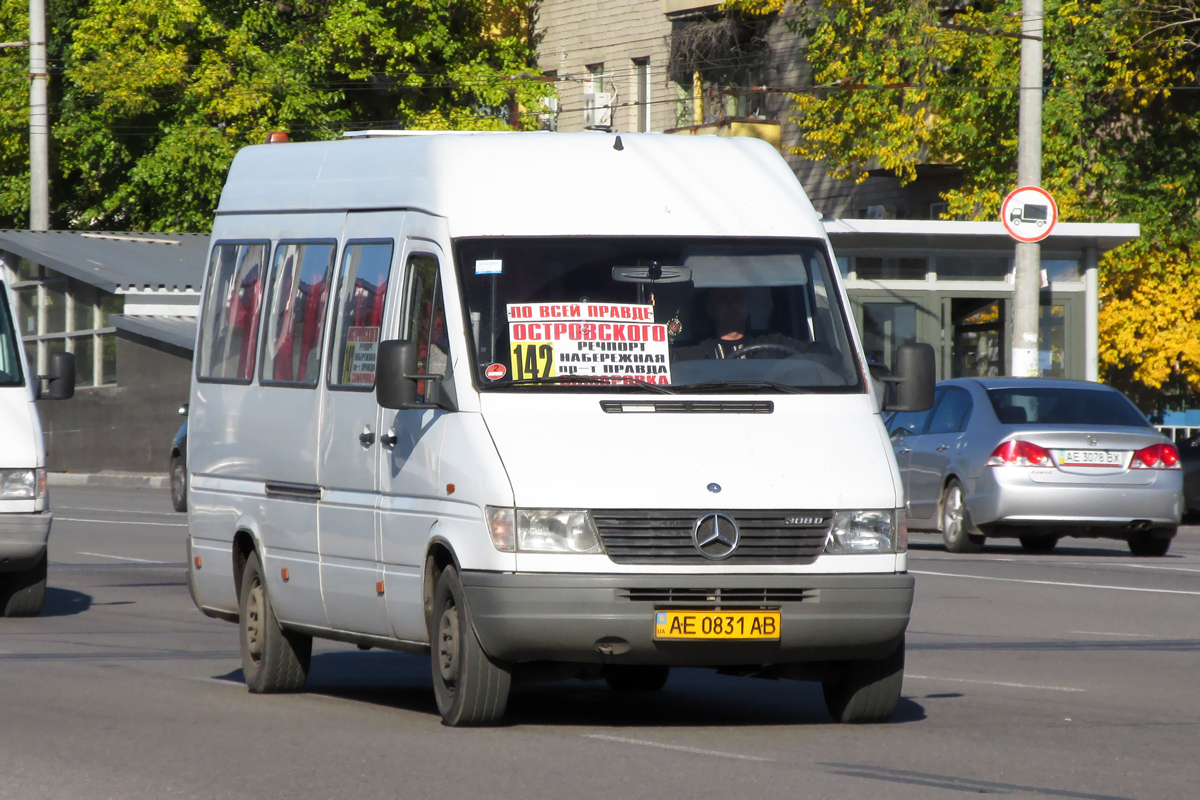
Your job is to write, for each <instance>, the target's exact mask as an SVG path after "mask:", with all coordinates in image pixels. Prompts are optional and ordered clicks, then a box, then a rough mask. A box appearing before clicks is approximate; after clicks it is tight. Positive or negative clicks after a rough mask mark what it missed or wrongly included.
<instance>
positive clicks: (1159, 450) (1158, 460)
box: [1129, 444, 1181, 469]
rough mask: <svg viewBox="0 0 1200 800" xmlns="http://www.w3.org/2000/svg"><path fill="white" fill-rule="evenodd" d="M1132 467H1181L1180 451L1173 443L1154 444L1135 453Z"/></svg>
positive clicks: (1130, 466) (1131, 463) (1130, 465)
mask: <svg viewBox="0 0 1200 800" xmlns="http://www.w3.org/2000/svg"><path fill="white" fill-rule="evenodd" d="M1129 468H1130V469H1181V467H1180V466H1179V451H1178V450H1176V449H1175V445H1173V444H1152V445H1150V446H1149V447H1143V448H1142V449H1141V450H1138V451H1137V452H1135V453H1134V454H1133V461H1131V462H1130V463H1129Z"/></svg>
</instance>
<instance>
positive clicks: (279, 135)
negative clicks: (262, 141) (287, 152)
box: [266, 131, 291, 144]
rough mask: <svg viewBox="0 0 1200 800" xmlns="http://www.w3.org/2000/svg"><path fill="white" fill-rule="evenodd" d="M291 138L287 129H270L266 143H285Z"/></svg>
mask: <svg viewBox="0 0 1200 800" xmlns="http://www.w3.org/2000/svg"><path fill="white" fill-rule="evenodd" d="M290 141H291V139H290V138H289V137H288V134H287V131H271V132H270V133H268V134H267V142H266V143H267V144H287V143H288V142H290Z"/></svg>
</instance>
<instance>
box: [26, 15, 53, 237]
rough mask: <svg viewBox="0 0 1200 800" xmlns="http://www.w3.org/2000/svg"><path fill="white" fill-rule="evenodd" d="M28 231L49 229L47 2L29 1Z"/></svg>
mask: <svg viewBox="0 0 1200 800" xmlns="http://www.w3.org/2000/svg"><path fill="white" fill-rule="evenodd" d="M29 78H30V82H29V229H30V230H34V231H45V230H49V229H50V108H49V102H48V99H47V94H48V93H47V90H46V0H29Z"/></svg>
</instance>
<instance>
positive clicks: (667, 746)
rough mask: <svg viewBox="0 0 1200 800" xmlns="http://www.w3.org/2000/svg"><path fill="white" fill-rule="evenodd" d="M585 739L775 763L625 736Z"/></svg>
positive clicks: (734, 754)
mask: <svg viewBox="0 0 1200 800" xmlns="http://www.w3.org/2000/svg"><path fill="white" fill-rule="evenodd" d="M583 738H585V739H601V740H603V741H606V742H620V743H622V744H636V745H641V746H643V747H658V748H661V749H663V750H677V751H678V752H680V753H695V754H696V755H701V756H720V757H721V758H736V759H738V760H739V761H774V760H775V759H773V758H763V757H762V756H744V755H741V754H740V753H722V752H721V751H719V750H702V749H701V748H699V747H684V746H683V745H678V744H663V743H662V742H647V741H645V740H643V739H626V738H625V737H624V736H605V735H604V734H601V733H585V734H583Z"/></svg>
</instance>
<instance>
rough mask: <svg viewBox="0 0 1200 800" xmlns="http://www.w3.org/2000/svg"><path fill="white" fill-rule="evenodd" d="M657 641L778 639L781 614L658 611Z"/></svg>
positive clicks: (766, 612)
mask: <svg viewBox="0 0 1200 800" xmlns="http://www.w3.org/2000/svg"><path fill="white" fill-rule="evenodd" d="M654 638H655V639H768V640H772V641H775V640H778V639H779V612H778V611H655V612H654Z"/></svg>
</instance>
